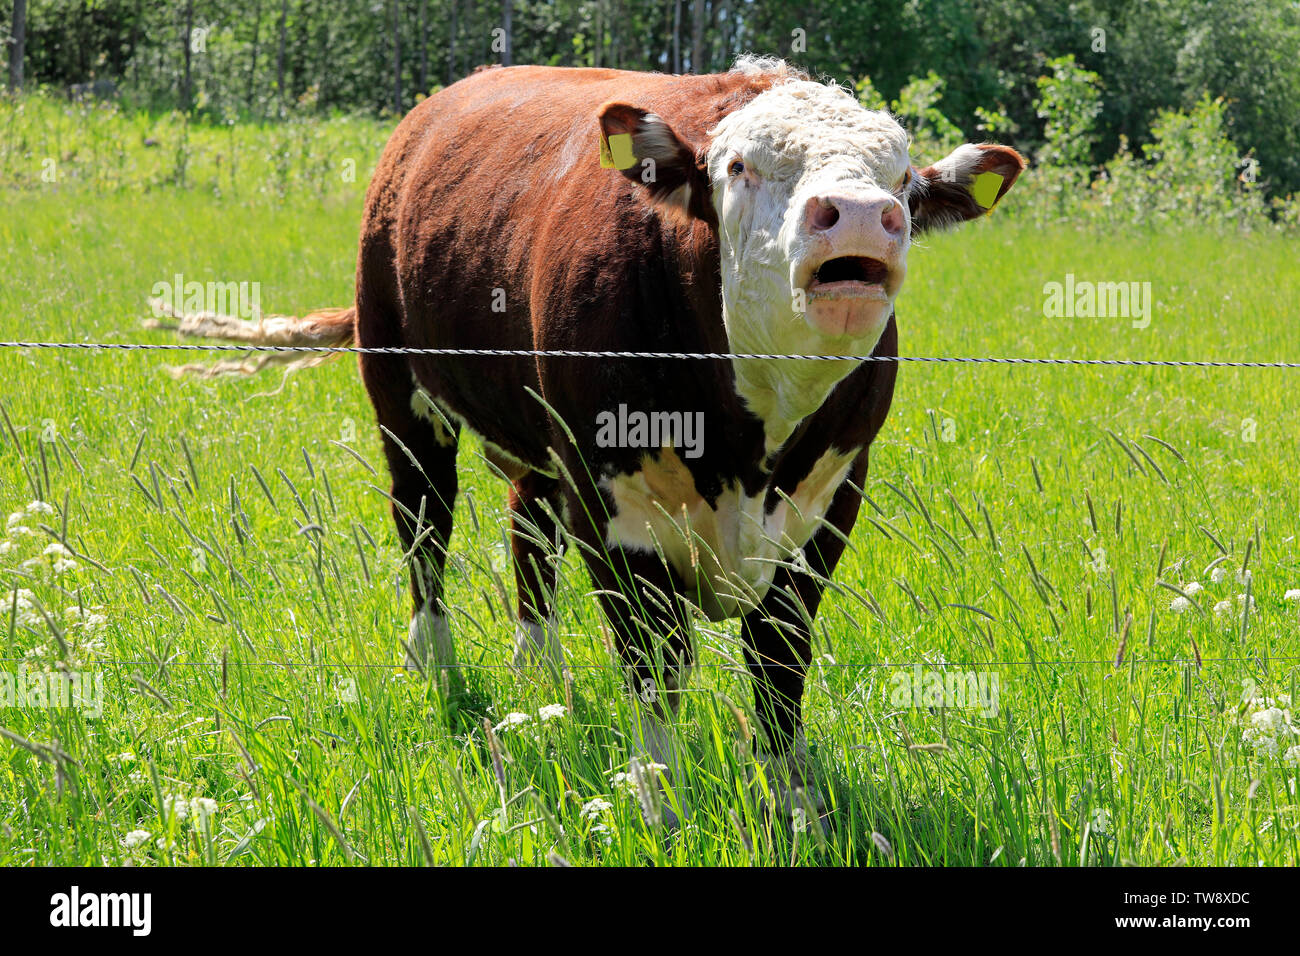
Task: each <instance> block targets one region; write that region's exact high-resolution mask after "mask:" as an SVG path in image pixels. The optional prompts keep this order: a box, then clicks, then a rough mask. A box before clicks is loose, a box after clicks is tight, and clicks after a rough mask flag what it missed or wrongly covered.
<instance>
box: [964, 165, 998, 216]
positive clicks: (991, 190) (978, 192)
mask: <svg viewBox="0 0 1300 956" xmlns="http://www.w3.org/2000/svg"><path fill="white" fill-rule="evenodd" d="M1003 178H1004V177H1002V176H1001V175H999V174H998V173H980V174H979V175H978V176H976V177H975V181H974V182H972V183H971V184H970V194H971V195H972V196H974V197H975V201H976V202H977V203H979V204H980V208H981V209H992V208H993V204H994V203H995V202H997V200H998V190H999V189H1001V188H1002V180H1003Z"/></svg>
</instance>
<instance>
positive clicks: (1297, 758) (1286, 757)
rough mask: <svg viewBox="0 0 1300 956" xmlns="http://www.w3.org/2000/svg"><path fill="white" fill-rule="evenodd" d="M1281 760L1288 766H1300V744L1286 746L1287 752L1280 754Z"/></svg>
mask: <svg viewBox="0 0 1300 956" xmlns="http://www.w3.org/2000/svg"><path fill="white" fill-rule="evenodd" d="M1282 761H1283V763H1285V764H1286V765H1287V766H1288V767H1300V744H1296V745H1295V746H1294V747H1290V748H1288V749H1287V752H1286V753H1285V754H1283V755H1282Z"/></svg>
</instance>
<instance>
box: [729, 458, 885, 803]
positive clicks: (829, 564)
mask: <svg viewBox="0 0 1300 956" xmlns="http://www.w3.org/2000/svg"><path fill="white" fill-rule="evenodd" d="M866 471H867V453H866V450H865V449H864V450H863V452H862V453H861V455H860V456H859V457H858V459H857V460H856V461H855V462H854V465H853V468H852V470H851V471H850V473H849V477H850V479H851V482H846V483H845V484H843V485H841V486H840V489H839V491H838V492H836V494H835V497H834V498H833V499H832V500H831V506H830V508H829V509H827V512H826V516H825V521H826V523H827V524H829V525H831V526H832V527H833V528H834V529H835V530H834V531H832V530H831V529H830V528H825V527H823V528H821V529H820V530H819V531H818V532H817V533H816V534H814V535H813V537H812V539H811V540H810V541H809V542H808V543H807V544H806V545H805V546H804V548H803V560H802V561H801V562H800V564H801V565H802V566H803V567H805V568H806V569H807V570H806V571H802V570H799V571H796V570H794V568H793V566H790V565H783V566H782V567H780V568H778V569H777V571H776V574H775V575H774V576H773V580H772V584H771V586H770V587H769V588H768V591H767V594H766V595H765V596H764V598H763V601H762V602H761V603H760V604H759V606H758V607H757V608H756V609H754V610H753V611H750V612H749V613H748V614H746V615H745V616H744V618H743V619H742V632H743V635H744V639H745V655H746V663H747V665H748V666H749V672H750V675H751V677H752V678H753V683H754V706H755V711H756V716H757V717H758V722H759V735H758V739H756V740H755V750H756V756H757V757H758V760H759V762H760V763H761V764H762V766H763V768H764V774H765V776H766V777H767V779H768V784H769V786H771V787H772V790H773V795H774V797H775V798H776V804H777V807H776V809H777V811H778V812H779V813H780V814H781V815H782V816H783V817H784V818H785V820H786V821H787V822H790V821H791V820H792V814H793V811H794V810H795V809H796V808H797V807H799V806H801V805H802V804H803V801H796V795H795V792H794V791H795V790H796V789H797V788H803V789H804V791H805V795H806V798H807V802H808V803H810V804H811V805H812V809H813V810H814V811H815V812H816V813H818V814H819V815H820V814H821V812H822V809H823V807H822V804H821V800H820V798H819V796H818V795H817V792H816V787H815V786H814V783H813V781H812V779H811V778H810V774H809V768H808V766H807V762H808V744H807V742H806V740H805V738H804V729H803V691H804V679H805V676H806V674H807V672H808V665H809V663H810V662H811V660H812V640H811V634H810V631H809V628H810V626H811V623H812V621H813V618H814V617H816V615H817V608H818V606H819V605H820V604H821V599H822V591H823V589H824V582H825V581H827V580H829V579H830V576H831V574H832V573H833V572H834V571H835V565H836V564H838V563H839V560H840V556H841V555H842V554H843V553H844V541H845V539H846V538H847V537H848V534H849V532H850V531H852V530H853V524H854V522H855V520H856V519H857V514H858V508H859V507H860V506H861V504H862V499H861V497H860V496H859V495H858V493H857V492H856V491H854V490H853V487H852V486H853V485H857V486H858V487H861V485H862V482H863V480H864V478H865V476H866ZM806 810H807V807H805V811H806Z"/></svg>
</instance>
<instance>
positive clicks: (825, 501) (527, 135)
mask: <svg viewBox="0 0 1300 956" xmlns="http://www.w3.org/2000/svg"><path fill="white" fill-rule="evenodd" d="M602 154H603V155H604V157H605V159H606V162H605V164H604V165H602V163H601V157H602ZM611 161H612V162H611ZM1023 166H1024V163H1023V160H1022V159H1021V158H1020V156H1019V155H1018V154H1017V153H1016V152H1015V151H1014V150H1011V149H1008V148H1005V147H1002V146H993V145H982V146H975V145H965V146H962V147H961V148H959V149H957V150H956V151H955V152H953V153H952V154H951V155H950V156H948V157H947V158H946V159H944V160H943V161H942V162H939V163H937V164H936V165H934V166H931V167H928V168H926V169H921V170H917V169H915V168H913V167H912V166H911V165H910V163H909V161H908V138H907V134H906V133H905V132H904V130H903V129H902V128H901V127H900V126H899V125H898V123H897V122H895V121H894V119H893V118H891V117H890V116H889V115H888V114H886V113H882V112H873V111H871V110H867V109H864V108H863V107H862V106H861V105H859V104H858V103H857V101H856V100H855V99H854V98H853V97H852V96H851V95H849V94H848V93H847V92H845V91H843V90H841V89H840V88H838V87H836V86H833V85H831V86H828V85H823V84H820V83H816V82H812V81H810V80H808V79H807V78H806V77H805V76H803V75H802V74H800V73H799V72H797V71H796V70H794V69H793V68H791V67H789V66H787V65H786V64H785V63H783V62H781V61H778V60H771V59H756V58H742V59H741V60H740V61H738V62H737V64H736V66H735V67H734V68H733V69H732V70H731V71H729V72H727V73H724V74H721V75H716V76H665V75H659V74H645V73H630V72H622V71H617V70H603V69H562V68H548V67H512V68H505V69H489V70H485V71H481V72H478V73H476V74H474V75H473V76H470V77H469V78H467V79H465V80H462V81H461V82H459V83H456V84H454V85H452V86H450V87H448V88H447V89H445V90H443V91H441V92H439V93H437V94H435V95H433V96H431V97H430V98H429V99H427V100H425V101H424V102H423V103H421V104H420V105H419V106H417V107H416V108H415V109H414V110H412V111H411V113H410V114H409V115H408V116H407V117H406V118H405V120H403V122H402V123H401V125H400V126H399V127H398V128H397V130H396V132H395V133H394V134H393V137H392V139H391V140H390V141H389V143H388V146H387V148H386V149H385V151H384V154H383V157H382V159H381V160H380V163H379V166H378V169H377V170H376V172H375V176H374V179H373V181H372V183H371V186H370V190H369V193H368V196H367V199H366V207H365V219H364V223H363V226H362V232H361V247H360V254H359V259H358V265H357V281H356V309H355V332H356V341H357V342H358V343H359V344H360V345H361V346H365V347H385V346H406V347H413V348H421V349H538V350H566V349H579V350H598V351H607V352H626V351H655V352H667V351H672V352H720V353H733V354H734V353H798V354H818V355H833V354H839V355H858V354H868V353H871V352H873V351H874V353H875V354H877V355H891V356H892V355H895V354H896V351H895V350H896V348H897V331H896V328H895V323H894V302H895V300H896V297H897V296H898V294H899V291H900V290H901V288H902V286H903V278H904V274H905V271H906V264H907V252H908V246H909V242H910V240H911V239H912V237H914V236H915V235H917V233H919V232H921V231H923V230H925V229H928V228H931V227H934V226H939V225H947V224H951V223H956V222H960V221H962V220H966V219H971V218H974V217H976V216H978V215H980V214H982V213H983V212H984V211H985V207H986V206H988V207H991V206H992V205H993V204H994V203H995V202H996V201H997V200H998V199H1000V198H1001V196H1002V195H1003V194H1004V193H1005V192H1006V191H1007V190H1008V189H1009V188H1010V187H1011V185H1012V184H1013V183H1014V182H1015V180H1016V177H1017V176H1018V175H1019V173H1020V172H1021V170H1022V169H1023ZM617 167H622V168H617ZM986 174H991V175H986ZM973 187H978V188H973ZM976 196H980V197H981V198H982V202H978V201H976ZM350 319H351V315H348V316H346V318H345V319H342V320H340V321H348V320H350ZM317 331H318V332H319V330H317ZM895 372H896V366H895V364H894V363H853V362H847V361H831V362H828V361H807V360H758V359H732V360H730V361H710V360H680V359H664V360H658V359H644V358H637V359H617V358H599V359H594V358H565V357H556V356H542V357H538V358H532V357H527V358H521V357H465V356H430V355H376V354H364V355H363V356H362V359H361V373H362V377H363V378H364V381H365V384H366V388H367V389H368V390H369V393H370V396H371V399H372V400H373V403H374V407H375V411H376V414H377V417H378V420H379V424H380V425H381V426H382V428H383V441H384V448H385V452H386V455H387V459H388V465H389V468H390V470H391V473H392V498H393V502H394V503H393V514H394V518H395V521H396V523H397V530H398V533H399V535H400V537H401V540H402V542H403V544H404V546H405V547H406V549H407V550H408V551H410V552H411V553H412V555H413V562H412V570H411V576H412V583H411V592H412V595H413V597H414V604H415V607H414V613H413V615H412V618H411V622H410V633H409V638H408V640H407V642H406V643H407V650H408V655H409V659H410V661H411V663H412V664H413V665H416V666H418V667H420V669H421V670H426V669H428V667H429V666H430V665H433V666H437V665H448V664H453V663H455V652H454V647H453V640H452V635H451V631H450V628H449V624H448V620H447V617H446V615H445V613H444V610H445V606H444V605H442V604H441V602H442V599H443V580H442V578H443V567H444V562H445V556H446V555H445V548H446V545H447V542H448V541H449V539H450V536H451V532H452V512H453V505H454V502H455V498H456V492H457V477H456V450H457V441H458V436H459V434H460V432H461V430H462V429H468V430H469V431H472V432H473V433H475V434H477V435H478V436H480V437H481V439H482V441H483V445H484V448H485V449H486V453H487V456H488V457H489V460H490V461H492V462H493V463H494V464H495V465H496V466H497V467H498V468H499V469H500V470H501V471H502V472H503V473H504V474H505V475H506V476H508V478H509V480H510V482H511V483H512V488H511V492H510V510H511V515H512V526H513V527H514V529H515V531H516V533H515V534H514V535H513V537H512V547H513V552H514V565H515V580H516V584H517V587H518V602H519V603H518V615H519V622H518V627H517V633H516V642H517V648H516V660H517V661H519V662H521V663H522V662H526V661H534V662H535V661H537V660H539V659H541V660H546V661H549V662H550V663H551V664H552V665H553V666H554V667H559V666H561V662H562V660H563V656H562V655H563V651H562V649H561V647H560V645H559V643H558V639H557V636H556V632H555V624H554V620H553V617H552V614H551V606H550V601H551V596H552V594H553V591H554V585H555V581H554V573H555V572H554V562H551V561H548V560H547V555H546V546H545V543H546V542H550V541H553V540H555V537H556V528H555V525H554V523H553V520H552V517H551V516H552V515H560V516H562V520H563V522H564V524H565V525H566V526H567V530H568V531H569V533H570V534H571V535H572V536H573V538H575V539H576V540H577V541H579V542H581V550H582V552H583V556H584V558H585V559H586V562H587V565H588V567H589V569H590V573H591V576H592V578H593V579H594V582H595V584H596V588H597V593H598V595H599V600H600V602H601V604H602V605H603V610H604V612H605V614H606V616H607V619H608V621H609V625H610V628H611V630H612V632H613V633H614V635H615V636H616V640H617V644H618V649H619V651H620V653H621V655H622V658H623V660H624V662H625V664H626V666H627V668H628V672H629V676H630V682H631V684H632V687H633V688H634V689H635V690H637V691H638V692H642V694H643V696H647V695H645V694H644V692H645V691H646V690H650V689H652V690H653V691H654V693H651V694H649V695H648V696H649V698H651V699H653V700H654V702H655V707H654V708H653V709H654V710H655V711H656V712H657V714H658V716H659V717H660V718H662V719H664V720H670V719H671V717H672V715H673V713H674V712H675V711H676V708H677V702H678V691H680V689H681V687H682V682H683V681H684V680H685V673H686V670H687V668H688V666H689V664H690V662H691V659H692V648H691V640H690V636H689V635H690V625H689V621H690V617H691V614H690V612H689V609H688V608H687V606H686V605H687V604H689V605H694V607H695V608H698V609H699V610H700V611H702V612H703V613H704V614H706V615H707V616H708V617H710V618H713V619H721V618H728V617H740V618H741V623H742V631H743V636H744V639H745V644H746V648H747V651H746V655H747V663H748V666H749V667H750V669H751V672H752V676H753V684H754V694H755V708H756V714H757V716H758V718H759V722H760V724H761V726H760V728H759V731H760V737H761V740H760V747H761V748H762V749H763V750H764V751H765V752H764V753H762V754H761V756H762V757H764V758H765V759H767V760H769V761H771V764H770V766H773V768H774V769H776V770H777V771H778V772H777V778H778V779H782V780H784V781H787V782H789V781H793V782H795V783H798V782H800V780H801V777H802V763H803V756H804V743H803V734H802V730H801V705H800V702H801V698H802V695H803V685H804V674H805V669H806V668H807V666H808V663H809V658H810V642H809V626H810V623H811V620H812V618H813V616H814V615H815V614H816V612H817V606H818V603H819V601H820V600H821V595H822V590H823V585H824V582H825V580H826V579H827V578H829V576H830V575H831V574H832V572H833V571H834V569H835V565H836V562H837V561H838V560H839V558H840V555H841V553H842V551H843V549H844V540H845V536H846V535H847V534H848V533H849V531H850V529H851V528H852V527H853V523H854V520H855V517H856V515H857V511H858V507H859V505H860V502H861V498H860V495H859V494H858V493H857V492H856V491H855V490H854V488H853V486H854V485H857V486H859V487H860V486H861V485H862V484H863V481H864V477H865V475H866V471H867V459H868V446H869V445H870V443H871V441H872V439H873V438H874V437H875V435H876V433H877V431H878V430H879V429H880V427H881V424H882V423H883V421H884V419H885V416H886V413H887V412H888V410H889V404H890V400H891V398H892V396H893V391H894V378H895ZM620 406H622V407H623V411H627V410H631V411H632V412H638V411H639V412H642V413H653V412H661V413H673V412H677V413H682V414H685V415H692V416H695V417H694V418H693V419H692V420H693V421H695V420H698V421H702V424H703V431H702V435H703V440H702V442H699V443H698V446H697V447H694V448H692V449H691V450H690V451H687V452H685V453H683V449H681V448H680V447H679V448H674V447H650V448H646V447H608V445H609V442H607V441H606V442H602V441H599V440H598V438H599V434H598V432H599V422H600V421H601V420H602V417H603V418H604V421H605V422H606V423H608V420H609V419H608V415H609V414H612V413H616V412H617V413H620V414H621V413H622V412H620ZM630 444H636V443H630ZM640 444H642V445H643V444H644V443H640ZM547 505H549V507H546V506H547ZM643 727H644V738H643V743H644V745H645V747H646V748H647V749H648V750H649V751H650V753H651V755H652V757H653V759H655V760H657V761H659V762H661V763H663V764H665V765H667V766H669V767H670V768H672V767H674V766H675V765H676V762H677V761H676V755H675V753H674V751H673V747H672V745H671V736H670V735H669V733H668V732H667V730H666V728H665V726H664V725H663V724H660V723H658V722H656V721H653V720H651V721H647V722H645V723H644V724H643Z"/></svg>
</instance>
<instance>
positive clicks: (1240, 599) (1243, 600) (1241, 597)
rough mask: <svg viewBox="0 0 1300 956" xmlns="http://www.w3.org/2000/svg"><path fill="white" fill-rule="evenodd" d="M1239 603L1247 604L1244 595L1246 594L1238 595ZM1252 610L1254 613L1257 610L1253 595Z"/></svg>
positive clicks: (1251, 599)
mask: <svg viewBox="0 0 1300 956" xmlns="http://www.w3.org/2000/svg"><path fill="white" fill-rule="evenodd" d="M1237 603H1238V604H1245V603H1246V595H1244V594H1238V595H1237ZM1250 610H1252V611H1253V610H1255V598H1254V596H1253V595H1252V596H1251V598H1250Z"/></svg>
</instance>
